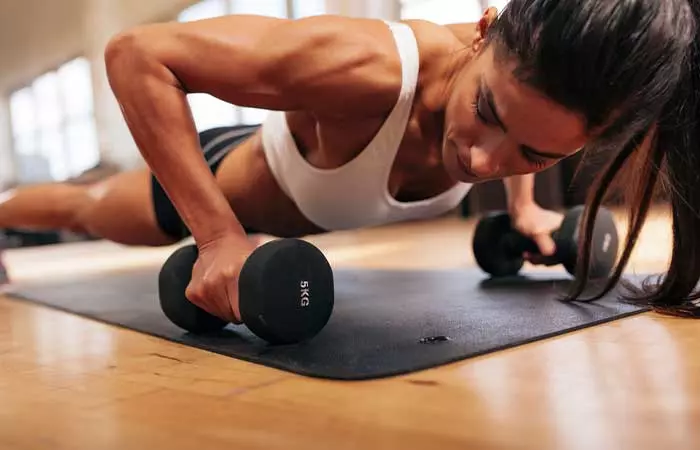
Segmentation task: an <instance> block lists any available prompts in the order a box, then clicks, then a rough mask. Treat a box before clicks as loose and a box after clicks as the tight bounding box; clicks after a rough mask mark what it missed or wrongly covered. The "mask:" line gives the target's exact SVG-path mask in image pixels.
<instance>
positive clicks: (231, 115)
mask: <svg viewBox="0 0 700 450" xmlns="http://www.w3.org/2000/svg"><path fill="white" fill-rule="evenodd" d="M287 5H288V1H287V0H203V1H201V2H199V3H196V4H194V5H192V6H190V7H189V8H187V9H185V10H184V11H182V12H181V13H180V15H179V16H178V20H179V21H180V22H189V21H193V20H202V19H208V18H212V17H219V16H223V15H227V14H257V15H263V16H271V17H280V18H283V17H305V16H312V15H318V14H323V13H324V12H325V0H294V1H293V2H291V3H290V5H291V11H288V9H287ZM188 100H189V104H190V108H191V109H192V115H193V116H194V121H195V125H196V127H197V130H199V131H201V130H205V129H208V128H213V127H218V126H230V125H236V124H257V123H261V122H262V121H264V120H265V117H267V113H268V111H266V110H264V109H257V108H245V107H239V106H235V105H231V104H229V103H226V102H224V101H221V100H219V99H217V98H215V97H213V96H211V95H208V94H190V95H188Z"/></svg>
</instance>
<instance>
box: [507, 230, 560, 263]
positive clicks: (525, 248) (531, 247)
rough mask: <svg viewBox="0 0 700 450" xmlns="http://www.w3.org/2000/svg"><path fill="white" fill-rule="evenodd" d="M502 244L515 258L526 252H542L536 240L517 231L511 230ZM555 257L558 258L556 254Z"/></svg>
mask: <svg viewBox="0 0 700 450" xmlns="http://www.w3.org/2000/svg"><path fill="white" fill-rule="evenodd" d="M553 237H554V236H553ZM500 245H501V246H502V248H503V249H504V250H505V252H506V253H507V254H508V255H510V256H512V257H514V258H516V257H521V256H522V254H523V253H525V252H528V253H534V254H539V253H540V248H539V247H538V246H537V243H536V242H535V241H534V240H532V239H530V238H528V237H526V236H523V235H522V234H520V233H518V232H517V231H511V232H509V233H507V234H506V235H505V236H503V237H502V238H501V242H500ZM553 258H556V254H555V255H554V256H553Z"/></svg>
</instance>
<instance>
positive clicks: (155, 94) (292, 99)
mask: <svg viewBox="0 0 700 450" xmlns="http://www.w3.org/2000/svg"><path fill="white" fill-rule="evenodd" d="M382 33H384V34H382ZM382 42H386V45H381V43H382ZM392 46H393V41H392V40H391V37H390V34H389V31H388V30H387V29H386V27H385V26H383V25H382V24H381V22H378V21H369V20H362V19H350V18H340V17H318V18H309V19H303V20H298V21H292V20H284V19H276V18H270V17H262V16H242V15H234V16H226V17H221V18H216V19H209V20H203V21H198V22H188V23H167V24H155V25H149V26H143V27H139V28H136V29H133V30H130V31H128V32H125V33H122V34H120V35H119V36H116V37H115V38H114V39H113V40H112V41H111V42H110V44H109V45H108V47H107V49H106V52H105V61H106V65H107V73H108V76H109V80H110V85H111V87H112V90H113V92H114V94H115V96H116V98H117V100H118V102H119V104H120V106H121V109H122V112H123V115H124V118H125V120H126V122H127V124H128V126H129V129H130V131H131V133H132V135H133V137H134V140H135V142H136V144H137V146H138V148H139V150H140V152H141V153H142V155H143V157H144V159H145V160H146V162H147V163H148V165H149V166H150V168H151V170H152V171H153V173H154V174H155V176H156V177H157V178H158V180H159V181H160V183H161V184H162V185H163V187H164V189H165V190H166V192H167V193H168V195H169V196H170V198H171V200H172V201H173V204H174V205H175V207H176V208H177V209H178V212H179V213H180V214H181V215H182V217H183V220H184V221H185V223H186V224H187V225H188V227H189V228H190V230H191V231H192V234H193V235H194V237H195V240H197V241H198V242H207V241H210V240H213V239H216V238H217V237H218V236H220V235H222V234H226V233H230V232H232V231H233V232H237V233H243V230H242V227H241V226H240V223H239V222H238V220H237V219H236V217H235V213H234V212H233V211H231V209H230V207H229V205H228V203H227V201H226V199H225V198H224V196H223V194H222V193H221V192H220V190H219V188H218V186H217V184H216V181H215V178H214V176H213V175H212V174H211V172H210V170H209V168H208V167H207V165H206V163H205V161H204V158H203V156H202V154H201V150H200V148H199V142H198V136H197V132H196V129H195V125H194V121H193V118H192V115H191V111H190V109H189V105H188V103H187V99H186V95H187V94H188V93H194V92H201V93H208V94H211V95H214V96H216V97H218V98H220V99H222V100H224V101H227V102H230V103H232V104H236V105H241V106H251V107H258V108H265V109H272V110H298V109H304V110H306V111H309V112H312V113H316V114H319V115H323V114H328V115H331V114H335V115H342V114H363V115H365V116H368V115H371V114H378V115H379V114H383V113H384V112H385V111H388V110H390V108H391V107H392V106H393V104H394V102H395V101H396V97H395V96H396V95H398V88H399V87H400V79H401V71H400V62H399V61H398V58H397V56H396V55H395V50H394V49H393V47H392ZM392 50H394V51H393V53H392ZM397 81H398V82H397ZM394 85H396V87H397V90H396V92H394V91H393V90H392V86H394Z"/></svg>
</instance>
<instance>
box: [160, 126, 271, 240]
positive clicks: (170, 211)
mask: <svg viewBox="0 0 700 450" xmlns="http://www.w3.org/2000/svg"><path fill="white" fill-rule="evenodd" d="M259 127H260V126H259V125H236V126H232V127H219V128H211V129H209V130H205V131H202V132H201V133H199V144H200V146H201V148H202V151H203V152H204V158H205V159H206V160H207V163H208V164H209V168H210V169H211V171H212V173H214V174H216V171H217V169H218V168H219V165H220V164H221V161H223V160H224V158H225V157H226V156H227V155H228V154H229V153H231V151H233V150H234V149H235V148H236V146H237V145H238V144H240V143H241V142H243V141H245V140H246V139H248V138H249V137H250V136H251V135H252V134H254V133H255V131H256V130H257V129H258V128H259ZM151 191H152V198H153V209H154V211H155V214H156V221H157V222H158V226H159V227H160V229H161V230H162V231H163V232H164V233H165V234H167V235H168V236H170V237H172V238H173V239H175V240H182V239H185V238H187V237H189V236H190V235H191V233H190V230H189V229H188V228H187V226H186V225H185V222H184V221H183V220H182V218H181V217H180V214H179V213H178V212H177V210H176V209H175V206H174V205H173V204H172V202H171V201H170V199H169V198H168V195H167V194H166V193H165V190H163V187H162V186H161V185H160V183H159V182H158V180H156V178H155V176H154V177H152V180H151ZM246 231H247V232H248V233H253V232H254V231H253V230H246Z"/></svg>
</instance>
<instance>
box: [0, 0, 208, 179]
mask: <svg viewBox="0 0 700 450" xmlns="http://www.w3.org/2000/svg"><path fill="white" fill-rule="evenodd" d="M194 1H195V0H147V1H144V0H120V1H115V0H61V1H55V2H54V1H46V0H23V1H22V2H14V1H12V2H0V18H5V20H2V19H0V20H1V22H0V23H1V25H0V62H1V64H2V70H1V71H0V97H2V100H1V101H0V186H2V185H3V184H5V183H7V182H11V181H12V178H13V171H12V165H13V164H12V163H13V157H12V153H11V145H10V144H11V137H10V128H9V117H8V116H9V113H8V110H7V102H6V100H7V95H8V94H9V93H10V92H11V91H13V90H15V89H17V88H18V87H21V86H22V85H24V84H26V83H27V82H28V81H29V80H31V79H33V78H34V77H36V76H38V75H41V74H42V73H44V72H46V71H48V70H51V69H53V68H55V67H57V66H59V65H60V64H62V63H63V62H65V61H68V60H70V59H72V58H74V57H76V56H80V55H85V56H87V57H88V58H89V59H90V60H91V61H92V62H93V78H94V83H95V102H96V104H95V108H96V116H97V122H98V129H99V133H100V141H101V153H102V157H103V158H104V159H105V160H108V161H111V162H114V163H117V164H119V165H120V166H122V167H124V168H131V167H135V166H138V165H140V164H141V163H142V162H141V158H140V155H139V154H138V151H137V150H136V147H135V146H134V144H133V141H132V140H131V138H130V135H129V133H128V130H127V129H126V126H125V124H124V123H123V120H122V118H121V113H120V112H119V109H118V107H117V105H116V102H115V101H114V98H113V96H112V94H111V91H110V90H109V86H108V85H107V80H106V75H105V73H104V62H103V51H104V46H105V44H106V43H107V41H108V40H109V38H110V37H111V36H112V35H114V34H115V33H117V32H119V31H120V30H122V29H124V28H128V27H130V26H133V25H135V24H139V23H144V22H151V21H160V20H170V19H172V18H174V17H176V16H177V13H178V12H179V11H181V10H182V9H183V8H185V7H186V6H188V5H189V4H191V3H194Z"/></svg>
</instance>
